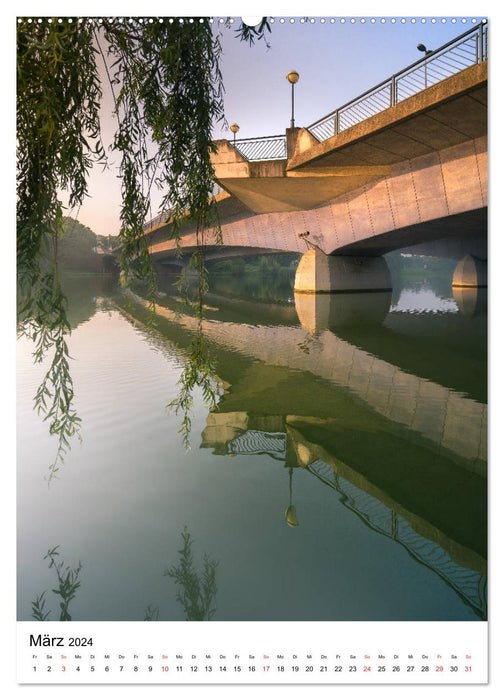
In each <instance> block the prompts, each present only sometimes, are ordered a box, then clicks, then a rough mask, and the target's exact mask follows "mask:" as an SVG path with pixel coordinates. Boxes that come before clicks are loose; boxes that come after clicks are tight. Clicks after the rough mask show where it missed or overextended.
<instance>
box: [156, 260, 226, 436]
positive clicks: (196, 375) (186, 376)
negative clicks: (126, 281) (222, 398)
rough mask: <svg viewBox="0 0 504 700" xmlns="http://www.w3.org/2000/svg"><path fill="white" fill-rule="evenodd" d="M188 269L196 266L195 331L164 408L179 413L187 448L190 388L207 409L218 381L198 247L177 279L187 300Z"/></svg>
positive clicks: (212, 404) (213, 400)
mask: <svg viewBox="0 0 504 700" xmlns="http://www.w3.org/2000/svg"><path fill="white" fill-rule="evenodd" d="M191 270H196V272H197V277H198V286H197V294H196V298H195V299H194V300H193V301H192V305H193V307H194V310H195V314H196V320H197V326H196V333H195V337H194V339H193V341H192V343H191V345H190V348H189V354H188V357H187V359H186V362H185V365H184V369H183V370H182V374H181V376H180V379H179V382H178V384H179V387H180V389H179V393H178V395H177V397H176V398H175V399H173V401H171V402H170V403H169V404H168V406H167V409H168V410H172V409H173V410H175V413H176V414H177V415H178V414H181V415H182V419H181V425H180V428H179V433H181V435H182V440H183V444H184V447H185V448H186V449H189V448H190V442H189V437H190V433H191V427H192V423H191V412H192V408H193V405H194V399H193V394H194V388H195V387H196V386H199V387H201V389H202V392H203V400H204V402H205V405H206V406H208V407H209V408H210V409H215V408H216V406H217V401H218V397H219V395H220V393H219V392H220V382H219V380H218V379H217V376H216V372H215V366H214V362H213V359H212V356H211V354H210V350H209V347H208V343H207V342H206V340H205V336H204V333H203V306H204V299H205V294H206V293H207V291H208V272H207V269H206V267H205V259H204V257H203V252H202V250H201V249H198V250H196V251H195V252H194V253H193V254H192V256H191V259H190V262H189V265H188V266H187V268H186V270H185V274H184V275H183V276H182V277H181V278H180V280H179V283H178V287H179V291H181V292H183V293H184V294H185V296H186V299H188V300H190V295H189V281H188V280H189V276H190V272H191Z"/></svg>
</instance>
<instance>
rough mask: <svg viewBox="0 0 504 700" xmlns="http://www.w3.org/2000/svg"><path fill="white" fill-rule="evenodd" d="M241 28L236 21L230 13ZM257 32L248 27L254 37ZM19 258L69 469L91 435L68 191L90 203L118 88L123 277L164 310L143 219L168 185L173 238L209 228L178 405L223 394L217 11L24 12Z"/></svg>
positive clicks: (29, 319)
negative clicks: (207, 304) (82, 401)
mask: <svg viewBox="0 0 504 700" xmlns="http://www.w3.org/2000/svg"><path fill="white" fill-rule="evenodd" d="M228 26H230V24H229V23H228ZM266 28H267V29H268V30H269V26H268V23H267V21H266V20H263V21H262V22H261V24H260V26H259V27H258V28H257V29H254V28H247V27H245V26H244V25H243V24H241V23H240V24H239V25H238V30H237V33H238V36H239V37H240V38H242V39H244V40H246V41H248V42H249V43H253V41H254V38H262V37H263V36H264V31H265V29H266ZM17 30H18V33H17V37H18V41H17V96H18V97H17V169H18V188H17V197H18V204H17V264H18V286H19V292H18V309H19V328H20V331H21V332H22V333H26V334H27V335H28V336H29V337H31V338H32V340H34V341H35V343H36V350H35V359H36V360H38V361H40V360H41V359H43V357H44V356H45V354H46V353H48V352H49V351H50V350H52V351H53V360H52V362H51V364H50V369H49V371H48V372H47V374H46V377H45V379H44V382H43V384H42V385H41V387H40V389H39V391H38V392H37V396H36V398H35V402H36V407H37V409H38V410H39V411H41V412H42V413H43V414H44V415H45V417H46V419H48V420H50V431H51V433H54V434H57V435H58V436H59V441H60V442H59V449H58V454H57V457H56V460H55V462H54V464H53V465H52V466H51V476H53V475H54V474H55V473H56V472H57V469H58V463H59V462H61V458H62V455H63V454H64V451H65V449H66V448H67V447H68V444H69V443H68V439H69V438H70V437H72V436H73V435H74V434H75V433H77V432H78V426H79V419H78V416H77V415H76V413H75V410H74V408H73V398H74V392H73V385H72V378H71V375H70V372H69V364H68V361H69V355H68V346H67V343H66V339H65V337H66V335H67V334H68V333H69V324H68V320H67V316H66V310H67V303H66V299H65V297H64V295H63V293H62V291H61V286H60V282H59V277H58V264H57V251H58V236H59V235H60V234H61V230H62V219H63V210H64V208H65V207H64V205H63V200H64V198H65V197H66V198H67V200H68V207H69V208H78V207H80V205H81V204H82V202H83V201H84V198H85V197H86V196H87V194H88V177H89V172H90V169H91V167H92V165H93V164H94V163H96V162H99V163H102V164H104V165H106V164H107V156H106V153H105V149H104V145H103V143H102V139H101V124H100V106H101V103H102V98H103V92H104V90H105V89H106V90H110V91H111V92H112V96H113V101H114V105H115V120H116V131H115V136H114V139H113V143H112V144H111V146H112V149H113V150H114V152H115V153H118V154H119V158H120V166H119V175H120V178H121V186H122V206H121V213H120V219H121V228H120V232H119V238H120V244H121V255H120V267H121V276H122V279H123V281H127V280H128V278H129V277H130V276H132V275H133V276H136V277H138V278H140V279H141V280H143V281H144V282H145V284H146V286H147V296H148V298H149V302H150V306H151V309H152V310H154V309H155V300H156V279H155V274H154V270H153V265H152V261H151V258H150V254H149V241H148V237H147V236H146V235H145V233H144V230H143V226H144V222H145V220H146V218H147V214H148V213H149V212H150V198H151V192H152V188H153V186H155V187H159V188H161V190H162V192H163V200H162V203H161V207H160V210H161V211H167V212H169V214H168V215H167V216H168V218H169V220H170V224H171V232H172V233H171V235H172V237H173V239H174V240H175V241H176V242H177V245H178V246H179V250H180V237H181V228H182V225H183V224H184V222H191V223H192V225H193V226H195V228H196V231H197V250H196V252H195V254H194V258H193V261H192V264H193V266H194V267H195V268H196V270H197V271H198V291H197V294H196V297H195V300H194V303H195V306H196V308H197V317H198V320H199V323H198V330H197V334H196V335H197V337H196V340H195V343H194V346H193V349H192V352H191V353H190V359H189V364H190V366H188V367H186V370H185V372H184V373H183V376H182V383H181V392H180V395H179V399H178V400H177V399H176V400H175V403H176V404H177V405H178V406H179V407H180V408H182V410H183V411H184V415H185V416H187V413H185V409H186V407H187V406H188V401H187V397H188V395H189V394H190V393H191V392H192V390H193V388H194V386H195V385H197V384H199V385H201V386H202V387H203V392H204V395H205V396H206V398H207V399H208V400H209V401H210V402H215V392H214V390H213V384H212V379H211V375H212V366H211V361H210V359H209V353H208V351H207V350H206V349H205V340H204V337H203V332H202V324H201V319H202V308H203V303H202V299H203V296H204V293H205V290H206V286H207V280H206V274H205V269H204V255H203V250H204V245H205V242H206V237H207V236H210V237H211V242H212V243H215V242H216V241H217V242H218V241H219V240H220V230H219V226H218V220H217V213H216V206H215V199H214V197H213V196H212V190H213V184H214V181H213V177H214V174H213V168H212V164H211V152H212V151H213V150H214V145H213V143H212V133H211V132H212V127H213V126H214V125H215V124H217V123H219V122H222V121H223V120H224V111H223V84H222V76H221V73H220V68H219V58H220V54H221V44H220V34H219V33H215V34H214V33H213V31H212V23H211V21H210V19H209V18H190V19H187V18H186V19H185V20H183V21H181V20H174V19H173V18H159V19H152V18H151V19H143V18H135V19H133V18H130V19H113V20H110V19H101V20H97V19H86V18H79V19H77V18H52V19H44V20H43V21H41V22H32V21H29V20H28V19H20V20H18V25H17Z"/></svg>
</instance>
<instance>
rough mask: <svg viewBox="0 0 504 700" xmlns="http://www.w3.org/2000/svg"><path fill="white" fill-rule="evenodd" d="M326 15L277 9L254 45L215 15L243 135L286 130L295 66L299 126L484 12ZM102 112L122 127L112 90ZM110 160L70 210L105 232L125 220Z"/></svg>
mask: <svg viewBox="0 0 504 700" xmlns="http://www.w3.org/2000/svg"><path fill="white" fill-rule="evenodd" d="M282 19H284V20H285V21H284V22H282V21H281V20H282ZM311 19H313V20H314V21H313V22H311V21H310V20H311ZM324 19H325V22H323V23H322V22H321V21H320V20H321V17H320V16H314V17H309V18H308V19H307V21H301V20H302V18H301V17H299V16H297V17H291V16H289V15H278V16H275V17H274V22H273V23H272V24H271V28H272V31H271V33H270V34H268V35H267V42H268V44H266V42H265V41H259V42H256V43H255V44H254V45H253V46H249V44H248V43H246V42H241V41H240V40H239V39H237V38H236V36H235V30H234V28H232V27H230V28H228V27H226V26H225V25H224V24H222V23H220V21H219V17H216V18H215V20H214V32H215V33H216V34H218V35H219V36H220V40H221V44H222V49H223V53H222V57H221V71H222V76H223V82H224V86H225V90H226V92H225V95H224V106H225V116H226V119H227V121H228V123H229V124H231V123H233V122H237V123H238V124H239V126H240V132H239V134H238V138H248V137H254V136H268V135H273V134H282V133H284V132H285V129H286V128H287V127H288V126H289V122H290V117H291V86H290V84H289V83H288V82H287V80H286V75H287V73H288V72H289V71H290V70H292V69H295V70H297V71H298V73H299V75H300V79H299V82H298V83H297V85H296V86H295V120H296V126H308V125H309V124H311V123H312V122H314V121H316V120H317V119H319V118H320V117H323V116H324V115H326V114H327V113H329V112H331V111H332V110H334V109H336V108H337V107H339V106H340V105H343V104H345V103H346V102H347V101H349V100H350V99H352V98H354V97H357V96H358V95H359V94H361V93H362V92H364V91H365V90H367V89H369V88H371V87H373V85H375V84H377V83H380V82H381V81H382V80H384V79H386V78H388V77H389V76H391V75H392V74H393V73H396V72H398V71H400V70H401V69H402V68H405V67H406V66H408V65H410V64H411V63H413V62H414V61H416V60H418V59H419V58H421V57H422V54H421V53H420V52H419V51H418V49H417V44H419V43H423V44H424V45H425V46H426V47H427V48H428V49H431V50H434V49H436V48H438V47H439V46H442V45H443V44H445V43H446V42H448V41H450V40H451V39H453V38H455V37H457V36H459V35H460V34H462V33H463V32H464V31H466V30H467V29H469V28H470V27H471V26H473V25H474V24H475V23H477V22H479V21H481V19H482V18H481V17H479V16H472V15H471V16H468V17H466V18H465V19H466V21H465V22H463V21H462V18H461V17H456V16H453V15H447V16H440V17H435V18H432V17H428V18H426V17H423V18H422V17H414V18H413V17H409V16H401V15H398V16H396V17H393V18H392V17H390V16H386V17H384V18H382V17H381V16H379V15H378V16H374V17H369V16H368V17H360V16H357V17H356V18H354V22H352V17H350V16H349V17H345V18H341V17H335V18H334V20H335V21H334V22H331V18H330V16H325V17H324ZM342 19H344V21H343V22H342V21H341V20H342ZM371 19H374V20H375V21H374V22H372V21H371ZM382 19H385V21H384V22H382V21H381V20H382ZM393 19H395V21H392V20H393ZM412 19H414V20H415V21H414V22H412ZM433 19H435V21H433ZM443 19H444V20H445V21H444V22H443V21H442V20H443ZM291 20H294V21H291ZM362 20H364V21H362ZM402 20H404V22H403V21H402ZM473 20H476V22H474V21H473ZM102 119H103V123H104V134H105V139H106V140H107V139H109V138H111V136H112V131H113V127H114V121H113V118H112V101H111V98H110V96H108V95H105V99H104V109H103V110H102ZM214 138H216V139H222V138H232V134H231V133H230V132H229V131H228V130H224V131H223V130H222V127H221V126H220V125H218V126H216V128H215V129H214ZM110 162H111V167H110V169H109V170H108V171H106V172H103V171H102V169H101V168H95V169H94V170H93V173H92V175H91V177H90V181H89V194H90V197H89V198H88V199H87V200H86V201H85V203H84V204H83V205H82V207H81V208H80V210H79V211H78V212H75V211H74V212H71V213H70V212H69V213H70V214H71V215H73V216H77V218H78V219H79V221H81V222H82V223H83V224H85V225H87V226H89V227H90V228H91V229H92V230H93V231H95V233H98V234H101V235H117V233H118V231H119V226H120V223H119V212H120V201H121V195H120V182H119V180H118V177H117V165H118V162H119V159H118V158H117V157H114V155H113V154H111V155H110ZM160 200H161V194H157V193H154V195H153V198H152V215H153V216H155V215H156V214H157V213H158V211H157V210H158V207H159V203H160Z"/></svg>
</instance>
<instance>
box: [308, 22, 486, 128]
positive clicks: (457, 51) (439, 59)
mask: <svg viewBox="0 0 504 700" xmlns="http://www.w3.org/2000/svg"><path fill="white" fill-rule="evenodd" d="M487 56H488V36H487V24H486V22H480V24H478V25H477V26H476V27H472V28H471V29H469V30H467V31H466V32H464V33H463V34H461V35H460V36H458V37H456V38H455V39H452V40H451V41H449V42H447V43H446V44H443V46H440V47H439V48H438V49H436V50H435V51H431V52H430V53H428V54H427V55H426V56H425V57H424V58H421V59H419V60H418V61H415V62H414V63H411V64H410V65H409V66H406V68H403V69H402V70H401V71H399V72H398V73H394V75H392V76H390V78H387V79H386V80H383V81H382V82H381V83H378V85H375V86H374V87H372V88H370V89H369V90H366V92H363V93H362V94H361V95H359V96H358V97H355V98H353V99H352V100H350V101H349V102H346V103H345V104H344V105H342V106H341V107H338V108H337V109H335V110H333V111H332V112H330V113H329V114H327V115H326V116H325V117H322V118H321V119H318V120H317V121H316V122H313V124H310V125H309V126H308V127H307V129H308V131H309V132H310V133H311V134H312V135H313V136H315V138H316V139H317V140H318V141H325V140H326V139H328V138H330V137H331V136H335V135H336V134H339V133H341V132H342V131H344V130H345V129H348V128H349V127H351V126H354V125H355V124H358V123H360V122H362V121H364V120H365V119H368V118H369V117H372V116H374V115H375V114H378V113H380V112H382V111H384V110H385V109H388V108H389V107H393V106H395V105H396V104H398V103H399V102H401V101H402V100H405V99H407V98H408V97H411V96H412V95H415V94H417V93H419V92H421V91H422V90H425V89H426V88H427V87H430V86H431V85H435V84H436V83H438V82H441V80H445V79H446V78H449V77H450V76H452V75H455V74H456V73H459V72H460V71H462V70H465V69H466V68H469V67H470V66H472V65H477V64H478V63H482V62H483V61H486V60H487Z"/></svg>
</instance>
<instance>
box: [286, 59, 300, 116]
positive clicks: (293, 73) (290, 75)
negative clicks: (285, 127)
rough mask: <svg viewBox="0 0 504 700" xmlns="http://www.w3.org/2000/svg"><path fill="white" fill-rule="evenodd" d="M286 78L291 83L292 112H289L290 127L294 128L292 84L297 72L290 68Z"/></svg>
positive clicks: (297, 74)
mask: <svg viewBox="0 0 504 700" xmlns="http://www.w3.org/2000/svg"><path fill="white" fill-rule="evenodd" d="M287 80H288V81H289V83H290V84H291V85H292V93H291V95H292V112H291V123H290V125H291V129H293V128H294V85H295V84H296V83H297V81H298V80H299V73H298V72H297V71H295V70H291V71H289V72H288V73H287Z"/></svg>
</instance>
